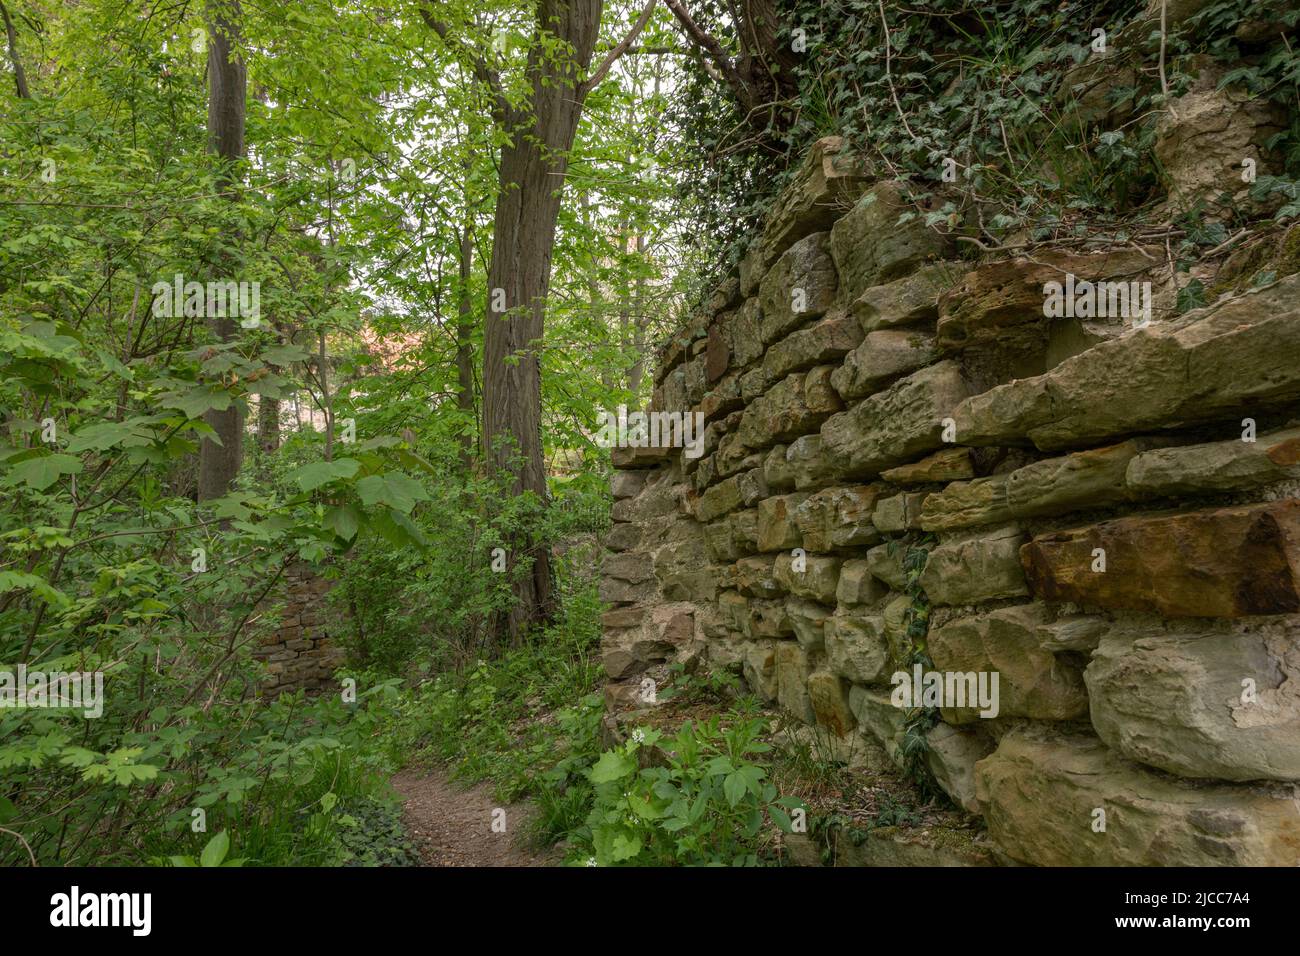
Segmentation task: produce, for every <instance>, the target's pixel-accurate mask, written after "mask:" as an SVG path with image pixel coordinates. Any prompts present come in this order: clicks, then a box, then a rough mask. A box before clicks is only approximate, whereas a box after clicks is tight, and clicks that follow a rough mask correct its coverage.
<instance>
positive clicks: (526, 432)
mask: <svg viewBox="0 0 1300 956" xmlns="http://www.w3.org/2000/svg"><path fill="white" fill-rule="evenodd" d="M600 14H601V0H538V4H537V24H536V31H537V36H536V38H535V42H534V44H533V52H532V53H531V54H530V55H529V63H528V72H529V75H530V77H531V79H532V102H531V104H530V108H528V109H524V110H511V111H510V113H508V114H507V116H506V117H505V119H506V130H507V132H508V133H509V134H510V142H509V143H508V144H507V145H506V146H504V147H503V148H502V150H501V161H500V167H499V169H500V172H499V183H500V187H501V188H500V192H499V194H498V199H497V207H496V217H495V221H494V223H493V231H492V260H491V263H490V265H489V267H488V316H487V326H486V328H485V332H484V347H483V352H484V354H483V432H484V435H485V437H486V440H487V442H488V446H489V454H490V455H491V456H492V459H493V461H494V462H495V464H496V467H497V468H498V469H504V470H507V471H508V472H509V474H510V476H511V483H512V485H513V489H512V490H513V492H514V493H515V494H517V495H518V494H525V493H531V494H533V495H535V496H536V497H537V498H538V499H539V500H540V501H542V502H545V501H546V500H547V498H548V492H547V486H546V471H545V466H544V462H543V457H542V433H541V411H542V389H541V363H540V361H539V358H538V349H539V348H540V346H541V340H542V330H543V325H544V317H545V308H546V295H547V292H548V291H549V288H550V276H551V255H552V252H553V249H554V245H555V227H556V220H557V218H558V216H559V210H560V194H561V192H562V189H563V185H564V177H565V173H566V172H567V169H568V154H569V150H570V149H572V147H573V139H574V134H575V133H576V132H577V128H578V120H579V118H580V117H581V114H582V101H583V98H584V91H583V90H581V89H580V83H581V82H582V80H583V78H584V77H585V76H586V72H587V69H588V67H589V65H590V62H591V54H592V50H593V48H594V47H595V43H596V35H597V32H598V29H599V26H600ZM556 40H558V41H560V42H559V48H560V49H567V50H569V51H570V53H571V56H570V57H569V58H564V57H562V56H561V55H558V54H557V52H556V43H555V41H556ZM545 51H551V52H545ZM498 290H500V292H498ZM502 300H504V305H505V311H504V313H502V312H498V311H494V310H493V306H494V305H497V304H500V303H501V302H502ZM510 550H511V552H512V558H513V559H514V562H518V561H519V560H520V559H521V558H522V559H525V560H527V559H531V568H530V569H529V571H528V572H527V573H526V574H517V575H515V585H514V587H515V598H516V600H515V602H514V605H513V607H512V608H511V610H510V612H509V614H508V615H507V620H506V630H507V632H508V635H509V638H510V641H511V642H512V643H517V642H518V641H519V640H520V639H521V638H522V637H523V635H524V634H525V633H527V631H528V629H529V628H530V627H532V626H533V625H535V624H537V623H539V622H541V621H543V620H545V619H546V618H547V617H548V616H549V614H550V613H551V611H552V591H553V584H552V576H551V561H550V552H549V550H548V549H547V546H546V544H545V543H544V542H539V541H537V540H536V538H535V537H533V536H531V535H530V536H528V537H526V538H525V539H523V540H520V541H517V542H514V547H512V548H511V549H510Z"/></svg>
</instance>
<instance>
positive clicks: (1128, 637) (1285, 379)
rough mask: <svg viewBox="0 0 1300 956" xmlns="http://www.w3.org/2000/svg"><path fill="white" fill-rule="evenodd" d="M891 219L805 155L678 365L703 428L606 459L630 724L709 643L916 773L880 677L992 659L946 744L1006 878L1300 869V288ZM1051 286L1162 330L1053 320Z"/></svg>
mask: <svg viewBox="0 0 1300 956" xmlns="http://www.w3.org/2000/svg"><path fill="white" fill-rule="evenodd" d="M1191 141H1194V138H1193V139H1192V140H1191ZM1169 149H1170V151H1171V155H1170V161H1169V163H1168V165H1169V166H1170V168H1172V169H1178V168H1180V167H1179V160H1180V158H1181V156H1182V154H1181V153H1179V152H1178V150H1177V149H1176V148H1175V147H1173V146H1170V147H1169ZM1235 174H1236V169H1234V168H1226V167H1225V169H1224V170H1223V175H1224V177H1225V178H1227V177H1231V176H1233V175H1235ZM1189 175H1190V174H1189ZM1196 175H1198V176H1201V175H1203V170H1201V169H1200V168H1199V167H1198V168H1197V170H1196ZM902 202H903V200H902V193H901V190H900V188H899V187H898V186H897V185H896V184H894V183H891V182H876V181H872V180H870V179H869V178H867V177H866V176H864V175H862V174H861V173H860V172H859V171H858V170H857V169H856V167H855V166H854V165H853V163H852V162H851V160H850V159H849V158H848V157H847V156H844V155H842V147H841V144H840V142H839V141H838V140H835V139H827V140H823V141H821V142H820V143H819V144H817V147H816V148H815V149H814V151H813V153H812V154H811V155H810V157H809V158H808V160H807V162H806V164H805V167H804V169H803V171H802V173H801V174H800V176H799V178H798V180H797V182H796V183H795V185H794V186H793V187H792V188H791V189H790V190H789V191H788V192H787V194H786V195H785V197H784V198H783V200H782V201H781V203H780V205H779V207H778V209H777V211H776V212H775V213H774V214H773V216H772V218H771V220H770V222H769V224H768V226H767V227H766V229H765V231H764V233H763V235H762V236H761V237H760V239H759V240H758V241H757V242H756V243H755V244H754V246H753V249H752V251H751V253H750V255H749V257H748V258H747V260H746V262H745V263H744V265H743V266H742V268H741V270H740V275H739V276H738V277H736V278H733V279H731V280H730V281H729V282H727V283H726V284H725V285H724V286H723V287H722V288H721V289H719V290H718V292H717V293H716V294H715V295H714V296H713V299H712V301H711V302H709V303H708V304H707V306H706V307H705V308H704V309H703V310H702V311H701V312H700V313H699V315H698V316H697V317H696V318H695V319H693V320H692V321H691V322H690V323H688V324H687V326H686V327H685V328H684V329H683V330H682V331H681V333H680V334H679V335H678V336H677V337H676V338H675V339H674V340H673V341H672V342H670V343H669V344H668V346H667V347H666V348H665V349H664V350H663V352H662V354H661V355H660V357H659V365H658V370H657V374H656V379H655V383H656V384H655V390H654V397H653V400H652V402H651V405H650V410H651V411H656V410H660V411H681V410H687V409H690V410H692V411H699V412H701V413H703V415H704V416H705V421H706V422H707V430H706V433H705V441H704V449H703V454H702V455H701V456H699V457H697V458H689V457H687V456H685V455H684V454H682V453H681V452H680V451H678V450H670V449H656V448H640V449H621V450H618V451H616V453H615V456H614V458H615V466H616V468H617V469H618V470H617V471H616V473H615V476H614V480H613V492H614V497H615V499H616V500H615V504H614V519H615V525H614V528H613V531H612V533H611V534H610V535H609V538H608V546H609V547H610V548H611V549H612V550H611V553H610V554H609V555H608V556H607V558H606V560H605V564H604V569H603V571H604V576H603V579H602V592H603V597H604V599H605V600H606V601H607V602H608V603H609V605H610V610H609V611H608V612H607V614H606V615H605V618H604V625H605V629H604V645H603V652H604V663H605V667H606V670H607V672H608V676H609V680H610V683H609V685H608V693H607V701H608V704H609V707H610V709H611V711H613V712H619V711H624V710H629V709H638V708H644V707H648V706H651V704H650V701H649V700H648V695H645V694H643V693H642V690H643V687H644V686H646V680H647V678H649V679H651V680H660V681H661V680H662V679H663V677H664V675H665V672H666V669H667V666H668V665H669V664H670V663H672V662H675V661H680V660H687V659H692V658H694V659H696V660H697V661H698V662H700V663H702V664H703V665H704V666H707V667H711V668H730V669H732V670H734V671H737V672H739V673H741V674H743V677H744V679H745V681H746V682H747V684H748V686H749V688H750V689H751V690H752V691H753V692H754V693H755V694H757V695H758V696H760V697H761V698H764V699H766V700H768V701H772V702H775V703H777V704H779V706H780V707H781V708H782V709H783V710H784V711H786V712H788V713H790V714H792V715H794V716H796V717H797V718H799V719H800V720H802V721H805V722H808V723H810V724H819V725H821V726H823V727H826V728H829V729H831V730H832V731H834V732H835V733H836V734H839V735H841V736H843V737H850V736H851V737H854V738H856V740H857V742H858V743H866V744H869V745H873V746H879V747H880V748H883V750H884V751H885V753H886V754H888V755H889V756H890V757H891V758H894V759H896V760H901V759H902V757H901V755H900V750H899V748H900V744H901V740H902V735H903V734H904V731H905V724H906V722H907V720H908V712H907V711H906V710H905V709H903V708H900V707H896V706H894V705H893V703H892V702H891V692H892V690H893V687H892V686H891V676H892V675H893V674H894V673H895V672H898V671H905V672H910V671H911V669H912V667H913V664H914V663H915V662H916V661H918V660H919V661H925V660H927V659H928V661H930V662H931V664H929V665H926V666H925V670H927V671H929V670H937V671H940V672H945V673H953V672H978V673H985V674H990V673H996V674H997V675H998V678H999V690H1000V700H999V709H998V714H997V716H996V717H981V716H979V714H978V713H977V712H976V710H974V709H972V708H964V709H962V708H955V707H945V708H944V709H943V710H942V711H941V716H942V721H941V722H939V723H938V724H937V725H935V726H933V728H932V729H929V730H928V734H927V739H928V756H927V760H928V763H929V766H930V769H931V770H932V772H933V773H934V775H935V778H936V779H937V781H938V783H939V784H940V786H941V787H942V788H943V789H944V790H945V791H946V792H947V793H948V794H949V795H950V796H951V797H952V799H953V800H954V802H955V803H957V804H958V805H960V806H962V807H965V808H966V809H967V810H969V811H971V812H973V813H977V814H980V815H982V816H983V818H984V820H985V821H986V823H987V827H988V831H989V836H990V838H991V840H992V841H993V844H994V845H995V846H996V847H997V848H998V850H999V851H1000V852H1001V853H1003V854H1005V856H1006V858H1009V859H1010V860H1014V861H1020V862H1025V863H1031V864H1119V865H1129V864H1193V865H1195V864H1282V865H1296V864H1297V863H1300V800H1297V790H1296V783H1297V781H1300V629H1298V627H1297V625H1298V624H1300V615H1298V614H1297V612H1300V499H1297V497H1296V495H1297V490H1298V489H1300V427H1296V423H1297V422H1300V417H1297V413H1298V412H1300V274H1295V275H1285V274H1284V273H1280V274H1279V275H1280V278H1278V280H1277V281H1276V282H1274V283H1273V284H1271V285H1266V286H1265V287H1263V288H1260V289H1257V290H1255V291H1249V292H1244V293H1236V294H1231V293H1230V294H1225V295H1223V296H1221V297H1220V298H1219V299H1218V301H1216V302H1214V303H1213V304H1211V305H1209V306H1208V307H1206V308H1202V309H1199V310H1196V311H1193V312H1190V313H1188V314H1186V315H1177V314H1176V313H1175V311H1174V310H1173V309H1172V308H1171V306H1172V303H1173V298H1174V295H1175V294H1176V293H1175V289H1174V288H1173V287H1172V286H1171V285H1170V282H1171V280H1170V276H1169V273H1170V270H1169V266H1168V262H1167V260H1166V257H1165V255H1164V250H1163V248H1159V249H1143V248H1140V247H1138V246H1135V245H1128V246H1122V247H1117V248H1112V249H1109V250H1106V251H1099V252H1091V253H1085V252H1084V251H1083V249H1084V247H1083V246H1082V245H1073V246H1064V247H1060V248H1051V249H1041V248H1039V249H1036V250H1035V251H1034V252H1033V253H1032V254H1025V255H1023V256H1021V257H1012V258H1007V255H1008V254H1007V253H1002V254H1000V255H1001V258H999V254H996V253H994V254H990V255H986V256H985V257H984V258H983V259H982V260H977V261H972V260H969V259H962V258H960V256H959V251H958V249H957V248H956V247H955V246H954V245H953V244H951V243H950V242H949V241H948V240H947V239H945V238H944V237H943V236H941V235H939V234H938V233H936V232H934V231H932V230H928V229H926V228H925V227H924V226H923V225H922V224H921V221H920V219H918V218H914V219H911V220H910V221H908V222H905V223H903V224H900V223H899V213H900V211H901V210H902V209H903V208H904V206H903V205H902ZM1291 238H1292V239H1294V238H1296V236H1294V235H1293V236H1292V237H1291ZM1231 267H1232V263H1231V261H1230V262H1229V266H1228V267H1225V268H1229V270H1230V268H1231ZM1292 271H1294V269H1293V270H1292ZM1066 273H1073V274H1074V275H1075V276H1076V277H1077V278H1078V279H1079V280H1081V281H1082V280H1085V279H1087V280H1100V279H1106V280H1113V281H1119V280H1123V281H1126V282H1127V281H1150V282H1151V283H1152V288H1153V290H1154V295H1155V309H1154V312H1153V321H1152V322H1151V323H1150V324H1149V325H1147V326H1145V327H1135V323H1134V322H1132V321H1128V320H1125V319H1123V318H1117V317H1111V318H1098V317H1082V318H1073V319H1065V318H1062V319H1047V318H1044V314H1043V302H1044V293H1043V284H1044V283H1045V282H1048V281H1052V280H1057V281H1063V280H1064V275H1065V274H1066ZM1225 274H1226V273H1225ZM1207 284H1209V283H1207ZM1248 418H1249V419H1252V420H1253V422H1254V425H1255V428H1256V430H1257V440H1255V441H1247V440H1243V433H1244V432H1245V426H1244V425H1243V420H1244V419H1248ZM1247 437H1250V436H1249V434H1248V433H1247ZM1099 810H1100V811H1104V814H1105V818H1104V819H1105V830H1104V832H1098V830H1097V828H1096V826H1097V822H1098V820H1099V815H1098V813H1097V811H1099Z"/></svg>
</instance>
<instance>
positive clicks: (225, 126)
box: [199, 0, 248, 501]
mask: <svg viewBox="0 0 1300 956" xmlns="http://www.w3.org/2000/svg"><path fill="white" fill-rule="evenodd" d="M239 13H240V10H239V2H238V0H228V2H224V3H214V5H213V6H212V7H211V8H210V12H209V26H208V152H210V153H213V154H214V155H216V156H217V157H219V159H220V161H221V172H220V173H219V175H218V186H219V188H227V187H230V186H233V185H235V182H236V177H237V175H238V171H237V170H238V163H239V161H240V160H242V159H243V158H244V105H245V103H244V101H245V97H246V96H247V93H248V72H247V70H246V69H245V67H244V63H243V61H242V60H239V59H237V58H236V57H237V54H236V53H235V46H236V45H237V44H238V41H239ZM226 195H227V198H230V199H232V200H233V199H234V196H233V195H232V194H231V193H229V192H228V193H227V194H226ZM208 323H209V327H210V328H211V329H212V331H213V333H214V334H215V335H216V336H217V338H218V339H220V340H221V341H222V342H229V341H230V340H231V339H233V338H234V337H235V335H236V332H237V325H236V319H235V318H233V317H230V316H226V317H212V316H210V317H209V318H208ZM203 419H204V421H206V422H207V423H208V424H209V425H210V426H212V429H213V430H214V431H215V432H216V433H217V437H218V438H219V439H220V440H221V444H217V443H216V442H214V441H211V440H210V439H207V438H205V439H203V443H202V444H201V445H200V446H199V500H200V501H206V500H208V499H211V498H220V497H221V496H222V495H224V494H225V493H226V492H227V491H229V490H230V485H231V483H232V482H233V481H234V480H235V476H236V475H237V474H239V465H240V463H241V462H242V461H243V457H244V410H243V407H242V405H241V404H240V403H239V402H235V403H233V404H232V405H231V407H230V408H228V409H226V410H225V411H220V412H219V411H210V412H208V413H206V414H205V415H204V416H203Z"/></svg>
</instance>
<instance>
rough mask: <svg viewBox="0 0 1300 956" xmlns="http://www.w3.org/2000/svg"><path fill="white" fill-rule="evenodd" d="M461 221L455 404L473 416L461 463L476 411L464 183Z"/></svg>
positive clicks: (469, 227) (469, 451) (468, 452)
mask: <svg viewBox="0 0 1300 956" xmlns="http://www.w3.org/2000/svg"><path fill="white" fill-rule="evenodd" d="M466 187H467V188H466V191H465V221H464V223H463V224H462V225H461V231H460V249H459V250H458V255H457V265H458V270H457V277H458V279H459V280H460V285H459V287H458V289H457V290H456V406H457V407H458V408H459V409H460V410H461V411H462V412H464V413H465V414H466V415H468V416H469V417H470V418H472V419H473V420H474V431H473V433H472V434H469V435H465V436H464V437H463V438H462V439H461V458H462V459H463V460H464V462H465V465H466V466H467V467H468V466H469V464H470V463H471V462H472V461H473V460H474V451H475V447H476V446H477V444H478V415H477V413H476V412H475V405H474V300H473V297H472V296H471V295H470V280H471V278H472V277H473V274H474V218H473V215H472V213H471V210H470V205H469V189H468V182H467V183H466Z"/></svg>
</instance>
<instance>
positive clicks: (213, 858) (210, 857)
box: [199, 830, 230, 866]
mask: <svg viewBox="0 0 1300 956" xmlns="http://www.w3.org/2000/svg"><path fill="white" fill-rule="evenodd" d="M229 852H230V837H229V835H228V834H227V833H226V831H225V830H222V831H221V832H220V833H218V834H217V835H216V836H214V837H213V838H212V839H211V840H209V841H208V843H207V846H205V847H204V848H203V853H202V854H201V855H200V856H199V864H200V865H202V866H220V865H221V861H222V860H224V859H225V858H226V854H227V853H229Z"/></svg>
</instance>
